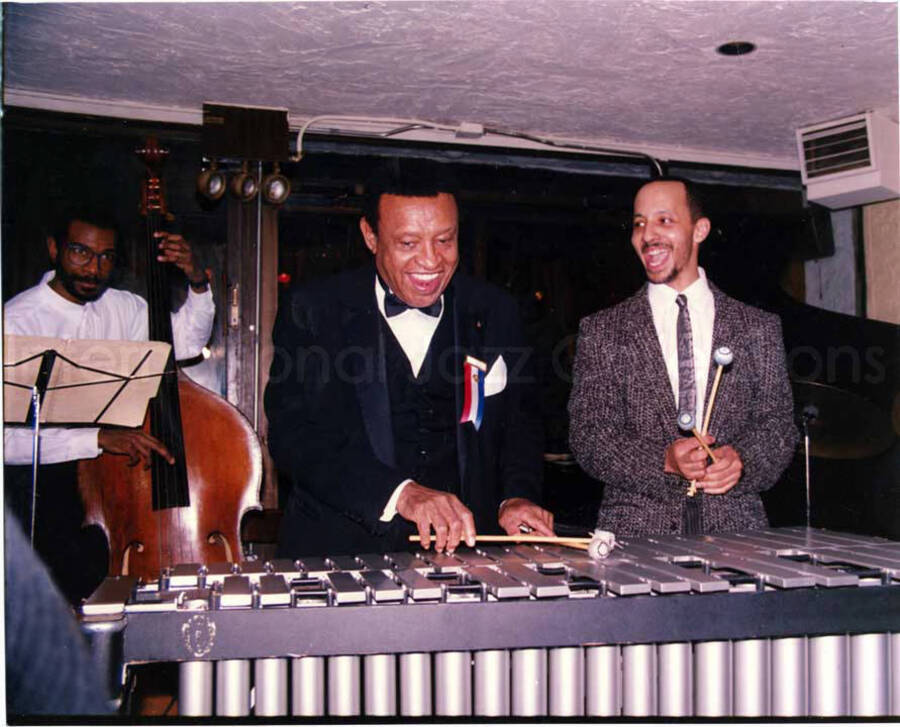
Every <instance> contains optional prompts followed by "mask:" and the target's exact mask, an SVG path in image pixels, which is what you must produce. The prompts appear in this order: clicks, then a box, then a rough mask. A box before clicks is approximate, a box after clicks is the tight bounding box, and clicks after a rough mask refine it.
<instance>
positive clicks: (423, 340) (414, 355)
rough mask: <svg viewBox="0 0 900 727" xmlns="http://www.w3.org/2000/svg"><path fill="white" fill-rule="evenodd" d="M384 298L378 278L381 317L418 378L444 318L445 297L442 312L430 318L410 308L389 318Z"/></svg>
mask: <svg viewBox="0 0 900 727" xmlns="http://www.w3.org/2000/svg"><path fill="white" fill-rule="evenodd" d="M384 298H385V292H384V288H382V287H381V283H379V282H378V278H377V277H376V278H375V299H376V300H377V301H378V310H379V311H381V315H382V316H383V317H384V320H385V321H387V324H388V326H390V328H391V331H393V333H394V336H396V338H397V341H398V342H399V344H400V348H402V349H403V353H405V354H406V358H407V360H408V361H409V365H410V367H411V368H412V372H413V376H418V375H419V371H421V369H422V364H423V363H424V362H425V357H426V356H427V355H428V347H429V346H430V345H431V339H432V338H434V332H435V331H436V330H437V327H438V324H440V322H441V318H443V317H444V295H443V293H442V294H441V312H440V315H438V316H430V315H428V314H427V313H423V312H422V311H420V310H418V309H416V308H409V309H407V310H405V311H403V312H402V313H398V314H397V315H395V316H391V317H390V318H388V316H387V313H385V311H384Z"/></svg>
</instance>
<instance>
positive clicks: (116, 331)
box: [3, 270, 216, 464]
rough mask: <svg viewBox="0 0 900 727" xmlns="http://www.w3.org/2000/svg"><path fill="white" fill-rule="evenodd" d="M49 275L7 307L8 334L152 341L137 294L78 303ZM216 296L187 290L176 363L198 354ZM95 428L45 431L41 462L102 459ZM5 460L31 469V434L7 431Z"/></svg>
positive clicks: (175, 330)
mask: <svg viewBox="0 0 900 727" xmlns="http://www.w3.org/2000/svg"><path fill="white" fill-rule="evenodd" d="M55 276H56V273H55V271H53V270H50V271H48V272H47V273H45V274H44V276H43V277H42V278H41V282H40V283H38V284H37V285H35V286H33V287H31V288H28V289H27V290H24V291H23V292H21V293H19V294H18V295H16V296H15V297H13V298H12V299H11V300H10V301H9V302H8V303H6V305H5V306H4V307H3V326H4V333H10V334H14V335H21V336H48V337H51V338H67V339H96V340H122V341H146V340H147V338H148V336H149V322H148V318H147V302H146V301H145V300H144V299H143V298H141V297H140V296H139V295H135V294H134V293H130V292H128V291H125V290H118V289H116V288H107V289H106V290H105V291H104V292H103V295H101V296H100V297H99V298H98V299H97V300H95V301H91V302H89V303H84V304H80V303H74V302H72V301H70V300H67V299H66V298H63V297H62V296H61V295H60V294H59V293H57V292H56V291H55V290H53V288H51V287H50V285H49V283H50V281H51V280H53V278H54V277H55ZM215 312H216V311H215V303H214V302H213V297H212V291H211V290H210V289H209V288H207V289H206V290H205V291H203V292H202V293H197V292H195V291H194V290H193V289H191V288H189V289H188V294H187V297H186V299H185V302H184V304H183V305H182V306H181V307H180V308H179V309H178V310H177V311H175V312H174V313H172V338H173V343H174V348H175V356H176V358H178V359H184V358H192V357H194V356H196V355H198V354H199V353H200V351H201V350H202V348H203V346H204V345H206V343H207V341H208V340H209V337H210V334H211V333H212V325H213V319H214V317H215ZM98 432H99V429H97V428H96V427H86V428H80V427H79V428H65V427H46V428H43V429H42V430H41V463H42V464H53V463H56V462H68V461H71V460H75V459H90V458H93V457H96V456H98V455H99V454H100V448H99V447H98V446H97V434H98ZM3 446H4V451H3V460H4V462H6V463H7V464H30V463H31V450H32V432H31V430H30V429H28V428H25V427H4V430H3Z"/></svg>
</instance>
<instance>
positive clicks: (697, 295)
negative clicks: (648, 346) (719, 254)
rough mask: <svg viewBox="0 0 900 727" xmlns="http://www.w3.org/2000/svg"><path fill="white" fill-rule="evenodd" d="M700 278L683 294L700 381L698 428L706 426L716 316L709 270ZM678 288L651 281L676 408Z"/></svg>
mask: <svg viewBox="0 0 900 727" xmlns="http://www.w3.org/2000/svg"><path fill="white" fill-rule="evenodd" d="M699 272H700V277H699V278H697V280H695V281H694V282H693V283H691V284H690V285H689V286H688V287H687V288H685V289H684V290H683V291H681V292H682V293H684V295H685V296H686V297H687V301H688V304H687V309H688V312H689V313H690V316H691V338H692V340H693V344H694V346H693V347H694V377H695V379H696V381H697V410H696V411H695V412H693V414H694V421H695V422H697V429H700V427H701V426H702V425H703V404H704V399H705V398H706V383H707V379H708V378H709V362H710V357H711V356H712V336H713V322H714V321H715V317H716V305H715V300H714V299H713V294H712V291H711V290H710V289H709V283H708V282H707V281H706V272H705V271H704V270H703V268H700V269H699ZM678 294H679V293H678V291H677V290H675V289H674V288H672V287H671V286H669V285H666V284H664V283H649V284H648V286H647V298H648V299H649V301H650V310H651V312H652V313H653V325H654V327H655V328H656V335H657V337H658V338H659V345H660V348H662V352H663V359H664V361H665V363H666V372H667V373H668V374H669V383H671V384H672V392H673V393H674V394H675V407H676V408H677V407H678V333H677V324H678V304H677V303H676V302H675V298H676V297H677V296H678Z"/></svg>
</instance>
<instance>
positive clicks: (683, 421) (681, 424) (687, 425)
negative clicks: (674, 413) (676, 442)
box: [678, 411, 694, 432]
mask: <svg viewBox="0 0 900 727" xmlns="http://www.w3.org/2000/svg"><path fill="white" fill-rule="evenodd" d="M678 428H679V429H681V430H682V431H684V432H690V431H692V430H693V428H694V415H693V414H691V413H690V412H687V411H683V412H681V414H679V415H678Z"/></svg>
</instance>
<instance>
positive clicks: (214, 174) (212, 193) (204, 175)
mask: <svg viewBox="0 0 900 727" xmlns="http://www.w3.org/2000/svg"><path fill="white" fill-rule="evenodd" d="M227 187H228V180H227V179H226V178H225V172H223V171H221V170H220V169H219V165H218V164H217V163H216V162H215V161H213V162H211V163H210V165H209V169H204V170H203V171H202V172H200V174H199V175H197V191H198V192H199V193H200V194H202V195H203V196H204V197H206V198H207V199H209V200H212V201H213V202H215V201H216V200H218V199H221V198H222V195H223V194H225V189H226V188H227Z"/></svg>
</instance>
